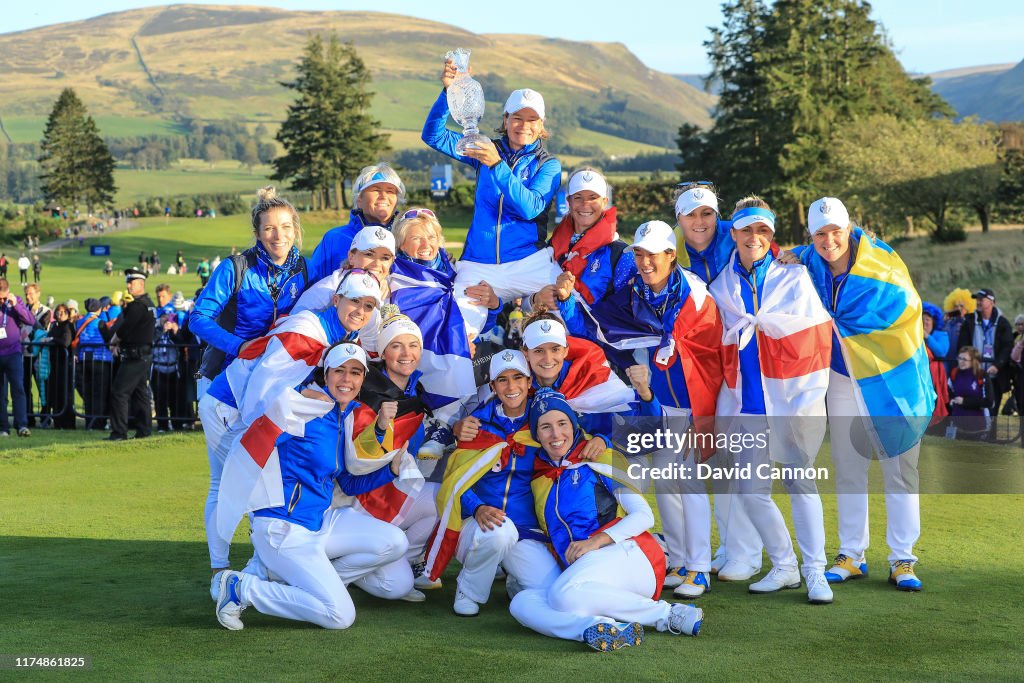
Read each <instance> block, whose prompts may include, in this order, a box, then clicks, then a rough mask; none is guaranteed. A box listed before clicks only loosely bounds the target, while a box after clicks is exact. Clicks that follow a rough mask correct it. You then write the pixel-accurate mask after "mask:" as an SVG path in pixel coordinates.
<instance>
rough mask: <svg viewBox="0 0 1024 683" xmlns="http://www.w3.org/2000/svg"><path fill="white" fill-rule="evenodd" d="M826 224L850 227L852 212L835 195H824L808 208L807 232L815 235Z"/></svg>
mask: <svg viewBox="0 0 1024 683" xmlns="http://www.w3.org/2000/svg"><path fill="white" fill-rule="evenodd" d="M826 225H835V226H838V227H840V228H848V227H850V213H849V212H848V211H847V210H846V207H845V206H844V205H843V203H842V202H841V201H839V200H838V199H836V198H835V197H822V198H821V199H819V200H817V201H816V202H814V203H813V204H811V207H810V208H809V209H807V232H809V233H811V234H812V235H813V234H814V233H816V232H818V231H819V230H821V229H822V228H824V227H825V226H826Z"/></svg>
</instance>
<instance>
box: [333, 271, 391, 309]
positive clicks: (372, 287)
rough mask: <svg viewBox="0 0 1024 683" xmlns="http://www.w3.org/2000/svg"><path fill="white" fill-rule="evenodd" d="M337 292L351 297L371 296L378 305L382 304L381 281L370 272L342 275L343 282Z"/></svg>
mask: <svg viewBox="0 0 1024 683" xmlns="http://www.w3.org/2000/svg"><path fill="white" fill-rule="evenodd" d="M335 293H336V294H337V295H338V296H343V297H347V298H349V299H361V298H363V297H364V296H371V297H373V300H374V301H376V302H377V305H378V306H380V305H381V296H380V283H378V282H377V278H375V277H374V276H372V275H370V274H369V273H349V274H346V275H342V277H341V284H339V285H338V291H337V292H335Z"/></svg>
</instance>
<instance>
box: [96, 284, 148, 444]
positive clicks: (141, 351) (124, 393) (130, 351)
mask: <svg viewBox="0 0 1024 683" xmlns="http://www.w3.org/2000/svg"><path fill="white" fill-rule="evenodd" d="M124 275H125V286H126V288H127V290H128V294H129V295H130V296H131V297H132V301H131V302H130V303H128V304H126V305H125V307H124V311H123V312H122V313H121V315H120V317H118V318H117V320H115V321H114V322H113V324H111V326H110V327H109V328H107V329H103V328H101V332H102V333H103V338H104V339H105V340H106V341H107V342H108V343H110V344H112V345H115V346H117V349H118V357H119V358H120V359H121V364H120V366H119V367H118V369H117V374H116V375H115V376H114V384H113V386H112V387H111V389H110V403H111V415H110V422H111V429H110V436H109V437H107V440H108V441H126V440H127V439H128V414H129V410H131V411H134V415H135V418H136V430H137V431H136V432H135V437H136V438H139V439H142V438H145V437H147V436H149V435H150V433H151V432H152V422H153V416H152V413H151V412H150V404H151V401H152V395H151V394H150V391H149V371H150V365H151V364H152V361H153V355H152V352H153V334H154V332H155V331H156V330H155V327H156V318H154V316H153V311H152V310H151V309H152V307H153V302H152V301H151V300H150V298H149V295H148V294H146V274H145V273H143V272H142V271H141V270H138V269H137V268H129V269H128V270H126V271H124Z"/></svg>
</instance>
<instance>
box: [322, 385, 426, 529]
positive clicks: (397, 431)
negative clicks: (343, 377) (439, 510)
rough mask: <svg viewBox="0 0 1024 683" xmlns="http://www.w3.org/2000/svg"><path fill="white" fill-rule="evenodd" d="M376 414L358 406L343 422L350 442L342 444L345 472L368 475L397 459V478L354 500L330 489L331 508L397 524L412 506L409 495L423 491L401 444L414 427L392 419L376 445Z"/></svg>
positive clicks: (419, 475) (417, 472) (418, 474)
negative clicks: (358, 512)
mask: <svg viewBox="0 0 1024 683" xmlns="http://www.w3.org/2000/svg"><path fill="white" fill-rule="evenodd" d="M376 421H377V413H375V412H374V411H373V410H371V409H370V408H368V407H366V406H364V405H360V406H359V407H357V408H356V409H355V410H353V411H352V412H350V413H349V414H348V416H347V417H346V418H345V433H346V434H353V435H354V438H348V439H346V440H345V469H346V470H348V472H349V473H351V474H370V473H371V472H375V471H377V470H379V469H380V468H381V467H387V466H389V465H390V464H391V461H392V460H393V459H394V458H396V457H397V458H401V465H400V466H399V470H398V477H397V478H396V479H395V480H394V481H392V482H389V483H387V484H385V485H384V486H381V487H380V488H376V489H374V490H373V491H370V492H368V493H363V494H360V495H358V496H348V495H345V493H344V492H342V491H341V489H340V488H338V487H337V486H335V488H334V500H333V501H332V503H331V505H332V506H333V507H348V506H352V507H355V508H358V509H360V510H364V511H365V512H367V513H369V514H371V515H373V516H374V517H376V518H377V519H379V520H381V521H383V522H390V523H391V524H401V523H402V521H404V520H405V516H406V514H407V513H408V511H409V508H410V507H411V506H412V503H413V495H414V494H415V493H416V492H417V491H419V490H420V489H422V488H423V483H424V479H423V474H422V473H421V472H420V469H419V467H418V466H417V465H416V459H415V458H413V457H412V455H410V454H409V451H408V450H407V449H406V448H405V444H406V443H408V441H409V434H410V430H414V428H415V427H416V426H418V425H415V424H414V423H413V421H411V420H409V419H403V420H399V419H396V420H394V421H392V422H391V424H390V425H388V429H387V431H386V432H385V434H384V439H383V440H382V441H381V442H379V443H378V441H377V435H376V432H375V430H374V424H375V423H376Z"/></svg>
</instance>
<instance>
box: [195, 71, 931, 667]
mask: <svg viewBox="0 0 1024 683" xmlns="http://www.w3.org/2000/svg"><path fill="white" fill-rule="evenodd" d="M454 77H455V67H454V65H453V64H452V63H450V62H448V63H446V65H445V68H444V71H443V73H442V85H443V86H444V87H447V85H448V84H449V83H450V82H451V79H452V78H454ZM447 116H448V109H447V101H446V97H445V93H444V92H443V91H442V93H441V96H440V97H439V98H438V100H437V101H436V102H435V104H434V106H433V108H432V109H431V111H430V114H429V115H428V118H427V121H426V124H425V126H424V130H423V140H424V142H426V143H427V144H428V145H430V146H431V147H433V148H434V149H436V150H438V151H440V152H442V153H444V154H447V155H449V156H451V157H453V158H455V159H456V160H458V161H460V162H463V163H466V164H469V165H470V166H472V167H473V168H474V169H475V170H476V171H477V194H476V209H475V213H474V216H473V221H472V225H471V227H470V230H469V233H468V235H467V238H466V246H465V248H464V250H463V253H462V256H461V258H460V259H459V260H458V261H455V260H453V259H452V258H451V256H450V255H449V254H448V253H447V252H446V251H445V248H444V237H443V233H442V226H441V224H440V222H439V220H438V218H437V216H436V215H435V214H434V213H433V212H432V211H430V210H429V209H424V208H413V209H410V210H405V209H402V208H400V205H401V204H402V203H403V201H404V198H405V187H404V185H403V183H402V181H401V179H400V178H399V177H398V174H397V173H395V171H394V170H393V169H391V168H390V167H389V166H387V165H386V164H383V163H380V164H376V165H374V166H370V167H367V168H366V169H364V171H363V172H362V173H361V174H360V176H359V178H358V179H357V181H356V183H355V186H354V187H355V197H356V205H357V208H356V209H355V210H354V211H353V212H352V218H351V220H350V222H349V224H348V225H346V226H342V227H339V228H335V229H333V230H331V231H329V232H328V233H327V234H326V235H325V236H324V238H323V240H322V241H321V243H320V244H319V246H317V248H316V249H315V250H314V252H313V256H312V257H311V259H310V260H309V262H308V263H307V262H306V260H305V259H304V258H303V257H302V256H301V255H300V254H299V248H300V247H301V236H302V229H301V224H300V219H299V216H298V214H297V212H296V211H295V209H294V208H293V207H292V206H291V204H289V203H288V202H287V201H285V200H284V199H282V198H280V197H277V196H276V194H275V193H274V192H273V190H272V189H270V188H268V189H267V190H265V191H263V192H261V195H260V200H259V203H258V204H257V206H256V207H255V208H254V209H253V212H252V228H253V234H254V236H255V245H254V246H253V247H252V248H251V249H250V250H249V251H248V252H246V255H243V256H244V257H245V258H246V259H247V260H245V261H244V264H236V263H234V262H233V261H227V262H225V263H222V264H221V265H220V267H219V268H218V269H217V270H216V271H215V272H214V274H213V276H212V278H211V280H210V284H209V285H208V286H207V287H206V288H204V290H203V292H202V294H201V295H200V297H199V299H198V300H197V303H196V306H195V307H194V308H193V311H192V313H191V315H192V329H193V330H195V332H196V333H197V334H198V335H200V336H201V337H202V338H203V339H204V340H205V341H206V342H207V343H208V344H209V345H210V347H211V348H212V349H215V350H218V351H219V354H217V353H215V354H212V355H211V358H212V359H213V360H211V361H210V362H207V363H204V365H203V374H204V379H202V380H200V382H201V386H202V392H201V393H202V394H203V395H202V399H201V401H200V416H201V418H202V422H203V427H204V430H205V432H206V437H207V449H208V455H209V462H210V473H211V474H210V489H209V494H208V498H207V503H206V508H205V515H204V517H205V524H206V532H207V539H208V543H209V549H210V559H211V567H212V569H213V577H212V582H211V596H212V597H213V598H214V600H215V601H216V603H217V607H216V614H217V618H218V620H219V621H220V623H221V624H222V625H224V626H225V627H226V628H229V629H240V628H242V620H241V612H242V610H243V609H244V608H246V607H249V606H252V607H255V608H256V609H257V610H258V611H260V612H262V613H265V614H270V615H275V616H280V617H285V618H290V619H298V620H304V621H309V622H312V623H315V624H319V625H321V626H323V627H325V628H346V627H348V626H349V625H351V624H352V622H353V620H354V618H355V610H354V607H353V603H352V600H351V598H350V596H349V593H348V589H349V587H350V586H352V585H355V586H358V587H360V588H361V589H363V590H364V591H367V592H369V593H371V594H373V595H376V596H378V597H382V598H386V599H398V600H406V601H413V602H418V601H422V600H424V599H426V594H425V593H424V591H427V590H430V589H433V588H437V587H439V586H440V585H441V578H442V574H443V573H444V571H445V569H446V568H447V566H448V564H449V562H450V560H451V559H452V558H455V559H457V560H458V562H459V564H460V565H461V569H460V570H459V572H458V574H457V576H456V579H455V581H456V591H455V600H454V605H453V609H454V612H455V613H456V614H457V615H460V616H467V617H469V616H474V615H476V614H478V613H479V611H480V609H481V606H482V605H484V604H485V603H486V602H488V599H489V597H490V594H491V590H492V585H493V583H494V581H495V580H496V578H500V577H504V578H505V582H506V590H507V592H508V594H509V596H510V597H511V598H512V602H511V607H510V610H511V613H512V615H513V617H514V618H515V619H516V620H517V621H519V622H520V623H521V624H523V625H524V626H527V627H529V628H531V629H533V630H535V631H537V632H539V633H542V634H544V635H548V636H551V637H555V638H564V639H569V640H577V641H582V642H585V643H586V644H588V645H590V646H591V647H593V648H595V649H597V650H602V651H604V650H614V649H618V648H621V647H624V646H631V645H637V644H639V643H640V642H642V640H643V637H644V628H645V627H646V628H647V629H655V630H657V631H663V632H667V633H672V634H685V635H697V633H698V632H699V630H700V628H701V624H702V621H703V610H701V609H700V608H698V607H695V606H693V605H692V604H689V603H684V602H670V601H667V600H664V599H662V597H661V596H662V591H663V588H665V587H669V588H673V593H674V595H675V596H676V597H678V598H683V599H687V600H693V599H695V598H698V597H700V596H701V595H703V594H704V593H706V592H709V591H711V590H712V587H713V580H712V575H714V574H717V580H718V581H745V580H747V579H750V578H752V577H753V576H754V575H755V574H758V573H759V572H760V570H761V562H762V560H761V558H762V551H763V550H764V551H767V555H768V558H769V560H770V561H771V564H772V567H771V569H770V571H768V572H767V573H766V575H765V576H763V577H762V578H760V580H758V581H756V582H754V583H752V584H750V586H749V591H750V592H751V593H754V594H765V593H773V592H777V591H780V590H783V589H787V588H797V587H800V586H801V584H802V583H805V584H806V587H807V594H808V600H809V601H810V602H811V603H816V604H823V603H830V602H832V600H833V593H832V589H831V588H830V584H833V583H841V582H843V581H846V580H850V579H855V578H862V577H865V576H867V574H868V568H867V562H866V559H865V552H866V550H867V548H868V505H867V502H868V495H867V472H868V468H869V465H870V462H871V460H872V459H873V458H878V459H880V460H881V464H882V469H883V472H884V476H885V492H886V508H887V524H888V527H887V528H888V534H887V540H888V543H889V547H890V549H891V552H890V555H889V564H890V571H889V573H888V578H889V581H890V582H891V583H893V584H895V586H896V588H898V589H900V590H910V591H915V590H920V588H921V582H920V580H919V579H918V578H917V577H916V575H915V573H914V563H915V561H916V559H917V558H916V556H914V554H913V545H914V543H915V541H916V539H917V537H918V535H919V532H920V515H919V507H918V499H917V495H916V493H915V488H914V484H915V479H916V474H917V469H916V466H917V457H918V450H919V442H920V438H921V434H922V433H923V431H924V427H925V426H927V421H928V417H929V416H930V412H928V413H927V414H925V413H924V412H923V411H921V410H919V408H920V407H921V406H930V405H933V404H934V400H935V399H934V394H932V395H931V397H930V400H929V396H928V392H929V391H930V377H929V376H928V367H927V356H926V355H925V352H924V350H923V338H922V332H921V302H920V299H919V298H918V296H917V293H916V292H915V291H914V288H913V285H912V284H911V282H910V279H909V276H908V275H907V273H906V268H905V267H904V266H903V264H902V262H901V261H900V260H899V257H898V256H897V255H896V254H895V253H894V252H893V251H892V250H891V249H890V248H889V247H888V246H887V245H885V244H884V243H882V242H881V241H879V240H878V239H876V238H875V237H873V236H871V235H869V234H867V233H865V232H864V231H862V230H860V229H859V228H856V227H854V226H852V224H851V222H850V218H849V215H848V214H847V211H846V209H845V207H844V206H843V204H842V203H841V202H840V201H839V200H837V199H834V198H824V199H821V200H819V201H817V202H815V203H814V204H812V205H811V207H810V210H809V214H808V230H809V233H810V238H811V241H812V245H811V246H809V247H805V248H798V249H794V250H793V251H791V252H780V250H779V249H778V247H777V246H776V244H775V242H774V235H775V220H776V219H775V215H774V213H773V212H772V211H771V209H770V207H769V206H768V205H767V204H766V203H765V202H764V201H762V200H761V199H759V198H757V197H747V198H745V199H743V200H741V201H740V202H739V203H738V204H737V205H736V208H735V210H734V212H733V213H732V216H731V220H723V218H722V217H721V212H720V209H719V205H718V197H717V194H716V190H715V188H714V187H712V186H711V185H710V184H708V183H703V182H700V183H688V184H684V185H683V186H682V188H681V192H680V194H679V197H678V199H677V201H676V204H675V221H676V227H673V226H670V225H669V224H667V223H664V222H661V221H651V222H648V223H645V224H643V225H641V226H639V228H638V229H637V231H636V236H635V239H634V241H633V244H632V245H628V246H627V245H626V244H625V243H624V242H623V241H621V240H620V239H619V238H618V233H617V228H616V216H615V209H614V207H609V196H610V193H609V187H608V185H607V182H606V181H605V179H604V178H603V177H602V176H601V174H600V173H599V172H597V171H596V170H593V169H582V170H580V171H577V172H575V173H573V174H571V175H570V176H569V179H568V188H567V195H568V198H569V212H568V214H566V216H565V217H564V218H563V219H562V221H561V222H560V223H559V224H558V225H557V226H556V227H555V228H554V229H553V231H551V237H550V239H549V238H548V232H549V231H548V228H547V211H548V208H549V206H550V204H551V201H552V198H553V197H554V194H555V192H556V191H557V189H558V187H559V185H560V182H561V180H560V179H561V166H560V164H559V162H558V160H557V159H555V158H554V157H552V156H551V155H550V154H548V153H547V152H546V151H545V150H544V146H543V139H544V138H546V137H547V133H546V131H545V127H544V121H545V108H544V100H543V97H542V96H541V95H540V94H539V93H537V92H535V91H533V90H529V89H525V90H517V91H515V92H513V93H512V94H511V95H510V97H509V98H508V101H507V102H506V103H505V107H504V116H503V124H502V127H501V129H500V131H499V136H498V138H497V139H495V140H493V141H489V142H486V143H483V144H480V145H478V146H476V147H471V148H469V149H468V150H467V151H466V153H465V155H464V156H460V155H458V154H457V153H456V151H455V143H456V142H458V140H459V138H460V135H459V134H458V133H455V132H452V131H450V130H448V129H447V128H446V127H445V123H446V121H447ZM677 229H678V230H677ZM677 235H678V236H681V237H682V239H683V242H684V243H683V245H679V244H678V237H677ZM240 265H244V266H245V267H240ZM520 299H521V302H519V300H520ZM514 301H515V302H519V303H521V306H522V308H523V309H524V310H525V311H526V312H527V316H528V317H527V318H526V321H525V323H524V324H523V325H522V334H521V342H520V343H519V344H518V345H517V346H516V347H515V348H497V349H495V348H494V347H495V346H496V344H495V343H494V339H495V338H496V337H497V338H498V339H501V338H502V337H501V336H500V335H497V336H496V335H494V334H493V332H492V331H493V329H494V327H495V323H496V321H497V319H498V316H499V314H500V313H501V311H502V309H503V308H506V309H507V308H510V307H511V306H512V305H513V303H512V302H514ZM915 325H916V327H915ZM517 336H518V335H517ZM485 348H486V349H488V350H487V351H486V353H487V354H488V355H489V356H490V357H489V360H488V359H487V358H486V356H484V357H481V355H482V354H483V353H484V349H485ZM922 359H923V360H922ZM474 360H475V361H476V362H477V363H478V364H479V363H481V362H486V363H487V366H486V367H487V368H488V370H489V372H488V373H487V378H486V379H487V381H486V382H485V383H484V384H482V385H481V386H477V382H476V381H474V373H473V363H474ZM922 372H923V374H921V376H920V377H918V376H917V375H918V374H920V373H922ZM629 417H633V418H653V419H655V420H659V419H665V418H669V419H670V420H671V422H669V424H670V425H672V426H673V428H675V429H680V430H690V431H692V432H693V433H695V434H713V433H716V432H728V433H730V434H740V433H746V434H753V433H765V434H770V438H769V439H768V440H767V441H766V442H764V443H763V444H761V445H762V446H763V447H759V448H758V447H755V448H748V449H744V450H743V451H742V452H739V453H731V452H727V451H726V452H723V451H719V452H717V453H716V452H715V451H714V449H713V447H704V448H701V447H695V448H691V449H689V450H686V451H684V452H683V453H681V454H679V455H676V454H674V453H672V452H669V451H659V452H655V453H653V454H652V456H653V461H654V464H655V465H657V464H659V463H662V464H664V463H665V462H667V461H671V460H674V459H681V460H682V461H683V462H684V463H689V464H691V465H692V464H694V463H707V464H709V465H711V466H712V467H714V468H728V467H733V466H735V465H737V464H739V465H743V464H752V465H758V464H768V465H770V464H771V463H772V462H782V463H786V464H796V465H809V464H811V463H813V461H814V459H815V456H816V455H817V452H818V450H819V448H820V446H821V442H822V439H823V436H824V432H825V425H826V421H827V423H828V425H829V427H830V429H831V439H832V459H833V463H834V468H835V472H836V476H837V478H838V483H837V491H838V500H839V553H838V555H837V556H836V557H835V560H834V561H833V563H832V565H831V567H828V562H827V561H826V555H825V526H824V524H825V523H824V518H823V514H822V505H821V500H820V498H819V496H818V492H817V489H816V488H815V486H814V484H813V482H808V481H791V480H788V479H787V480H784V482H783V483H784V484H785V489H786V491H787V493H788V494H789V498H790V502H791V505H792V508H793V524H794V527H795V535H796V540H797V543H796V546H797V547H798V548H799V551H800V556H801V557H800V561H799V563H798V560H797V556H796V552H795V549H794V544H793V542H792V540H791V537H790V533H789V530H788V529H787V528H786V525H785V522H784V520H783V517H782V515H781V513H780V512H779V509H778V507H777V505H776V503H775V502H774V501H773V499H772V496H771V481H770V480H768V481H760V480H756V479H754V480H750V481H740V482H735V481H734V482H733V483H732V484H731V485H729V484H722V483H720V482H721V481H725V480H720V479H716V480H715V485H714V489H713V492H714V499H713V505H712V499H711V497H710V496H709V495H708V493H707V492H706V490H705V487H704V482H703V481H699V482H698V481H693V480H690V481H659V482H657V486H656V489H655V494H656V496H655V498H656V501H657V505H658V507H659V509H660V517H661V521H662V531H663V537H662V538H658V537H657V536H655V535H652V533H651V530H652V527H653V526H654V514H653V511H652V509H651V507H650V505H649V503H648V501H647V498H646V497H645V495H644V492H645V490H646V488H645V484H644V481H643V480H640V479H637V478H636V477H631V476H629V474H628V472H627V467H626V463H625V460H624V459H623V456H622V454H621V453H620V450H621V449H619V448H618V447H617V446H616V443H617V439H618V438H619V436H618V435H617V431H618V428H617V427H616V423H619V424H621V423H622V422H623V421H624V418H629ZM922 419H923V423H922V424H921V425H920V430H918V423H919V422H920V421H921V420H922ZM798 422H799V423H798ZM862 437H864V438H862ZM439 458H442V459H441V460H440V462H441V463H443V467H438V462H439ZM435 468H436V471H435ZM712 508H713V510H714V512H713V514H712ZM243 515H248V517H249V525H250V528H251V530H252V536H251V538H252V544H253V547H254V550H255V553H254V555H253V557H252V559H251V560H249V562H248V564H247V565H246V567H245V569H244V570H243V571H233V570H232V569H231V568H230V567H231V563H230V561H229V555H230V549H231V539H232V537H233V534H234V531H235V528H236V526H237V524H238V522H239V520H240V518H241V517H242V516H243ZM712 517H714V518H715V520H716V522H717V528H718V537H719V541H720V546H719V548H718V549H717V552H715V553H712V546H711V538H712V536H711V525H712V521H711V520H712Z"/></svg>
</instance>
